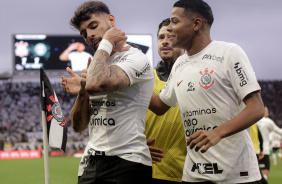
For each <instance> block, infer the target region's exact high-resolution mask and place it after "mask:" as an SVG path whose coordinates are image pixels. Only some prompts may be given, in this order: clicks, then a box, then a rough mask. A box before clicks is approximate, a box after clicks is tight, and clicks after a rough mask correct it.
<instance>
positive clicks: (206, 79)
mask: <svg viewBox="0 0 282 184" xmlns="http://www.w3.org/2000/svg"><path fill="white" fill-rule="evenodd" d="M213 73H214V70H211V71H210V72H209V69H208V68H206V69H205V71H204V72H202V71H200V74H201V75H202V77H201V81H200V82H199V85H200V87H201V88H203V89H205V90H208V89H209V88H211V87H212V86H213V85H214V80H213V78H212V74H213Z"/></svg>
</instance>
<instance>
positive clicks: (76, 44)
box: [68, 42, 79, 51]
mask: <svg viewBox="0 0 282 184" xmlns="http://www.w3.org/2000/svg"><path fill="white" fill-rule="evenodd" d="M78 45H79V43H78V42H76V43H72V44H70V46H69V47H68V49H69V50H71V51H72V50H76V49H77V47H78Z"/></svg>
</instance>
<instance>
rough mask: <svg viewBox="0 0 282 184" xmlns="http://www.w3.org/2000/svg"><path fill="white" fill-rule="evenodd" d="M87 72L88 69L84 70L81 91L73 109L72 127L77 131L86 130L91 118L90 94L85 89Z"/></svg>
mask: <svg viewBox="0 0 282 184" xmlns="http://www.w3.org/2000/svg"><path fill="white" fill-rule="evenodd" d="M86 72H87V69H84V70H83V71H82V75H81V82H80V89H79V93H78V95H77V98H76V101H75V103H74V105H73V107H72V109H71V122H72V127H73V129H74V130H75V131H76V132H82V131H83V130H85V129H86V127H87V126H88V124H89V120H90V105H89V94H88V93H87V92H86V90H85V82H86V78H85V77H86Z"/></svg>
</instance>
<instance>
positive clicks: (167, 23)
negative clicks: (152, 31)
mask: <svg viewBox="0 0 282 184" xmlns="http://www.w3.org/2000/svg"><path fill="white" fill-rule="evenodd" d="M169 24H170V18H167V19H164V20H163V21H162V22H161V23H160V24H159V29H158V33H157V36H158V35H159V32H160V29H161V28H162V27H163V26H168V25H169Z"/></svg>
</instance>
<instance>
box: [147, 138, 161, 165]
mask: <svg viewBox="0 0 282 184" xmlns="http://www.w3.org/2000/svg"><path fill="white" fill-rule="evenodd" d="M154 142H155V138H153V139H147V145H148V147H149V150H150V154H151V158H152V163H153V164H154V163H155V162H156V161H158V162H160V161H161V160H162V158H163V157H164V155H163V150H162V149H160V148H156V147H154V146H153V145H152V144H153V143H154Z"/></svg>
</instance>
